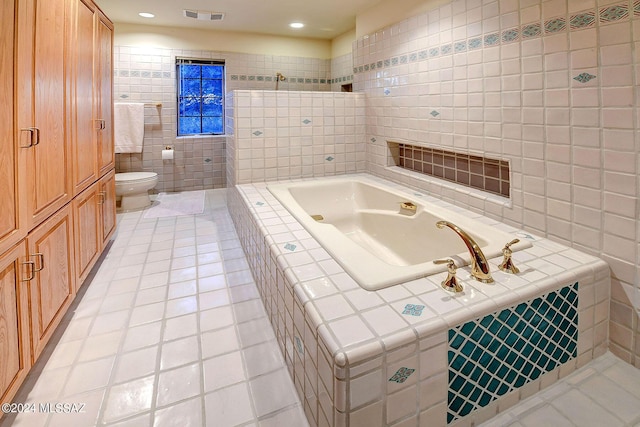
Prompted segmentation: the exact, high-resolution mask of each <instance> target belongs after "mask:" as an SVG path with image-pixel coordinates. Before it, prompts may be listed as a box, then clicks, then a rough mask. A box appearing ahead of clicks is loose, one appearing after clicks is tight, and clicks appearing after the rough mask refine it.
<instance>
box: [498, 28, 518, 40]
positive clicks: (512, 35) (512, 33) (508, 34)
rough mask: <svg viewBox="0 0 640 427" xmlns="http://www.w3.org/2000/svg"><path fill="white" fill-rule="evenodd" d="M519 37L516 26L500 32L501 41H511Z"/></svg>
mask: <svg viewBox="0 0 640 427" xmlns="http://www.w3.org/2000/svg"><path fill="white" fill-rule="evenodd" d="M518 39H520V31H518V29H517V28H511V29H509V30H505V31H503V32H502V42H503V43H511V42H515V41H518Z"/></svg>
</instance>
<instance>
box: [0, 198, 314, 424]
mask: <svg viewBox="0 0 640 427" xmlns="http://www.w3.org/2000/svg"><path fill="white" fill-rule="evenodd" d="M225 195H226V192H225V190H209V191H206V200H205V210H204V213H203V214H202V215H190V216H173V217H164V218H154V219H145V218H143V215H142V212H131V213H126V214H120V215H118V231H117V234H116V236H115V240H114V241H113V243H112V245H111V248H110V250H109V251H108V254H107V255H106V257H105V258H104V260H103V262H102V264H101V265H100V266H99V268H97V269H94V270H95V272H93V273H92V274H95V275H94V276H93V277H92V278H90V279H88V280H87V282H86V283H85V285H83V287H82V289H81V290H80V292H79V295H78V298H77V299H76V303H75V304H74V306H73V307H72V308H71V310H70V311H69V313H68V314H67V316H66V319H65V324H63V325H61V327H60V328H59V329H58V331H57V333H56V336H55V337H54V338H53V340H52V342H51V345H48V346H47V349H46V353H45V354H44V355H43V357H42V358H41V359H40V360H39V361H38V363H37V365H36V366H35V367H34V369H33V370H32V373H30V375H29V377H28V379H27V381H26V383H25V384H24V386H23V387H22V388H21V390H20V392H19V394H18V396H17V397H16V399H14V401H15V402H33V403H36V404H40V403H47V402H52V403H57V402H68V403H84V404H85V407H84V412H83V413H82V414H46V413H39V411H38V410H36V413H23V414H21V415H19V416H17V417H13V416H6V417H4V418H3V419H2V421H0V425H1V426H2V427H6V426H28V427H40V426H49V427H54V426H69V425H73V426H74V427H84V426H96V425H100V426H104V425H107V426H114V427H115V426H122V427H124V426H132V427H133V426H135V427H140V426H154V427H160V426H162V427H164V426H176V427H177V426H179V427H190V426H193V427H195V426H205V425H206V426H220V427H229V426H236V425H237V426H260V427H276V426H277V427H288V426H290V427H299V426H307V425H308V424H307V422H306V419H305V417H304V413H303V411H302V409H301V406H300V402H299V400H298V397H297V395H296V392H295V388H294V386H293V384H292V382H291V380H290V379H289V376H288V373H287V370H286V368H285V364H284V360H283V358H282V356H281V354H280V350H279V348H278V345H277V343H276V341H275V336H274V334H273V331H272V329H271V325H270V323H269V320H268V319H267V317H266V313H265V311H264V308H263V307H262V303H261V301H260V299H259V295H258V291H257V288H256V286H255V284H254V282H253V278H252V276H251V273H250V271H249V267H248V265H247V262H246V260H245V257H244V252H243V251H242V248H241V247H240V242H239V240H238V238H237V235H236V233H235V229H234V227H233V223H232V221H231V217H230V215H229V212H228V211H227V208H226V197H225Z"/></svg>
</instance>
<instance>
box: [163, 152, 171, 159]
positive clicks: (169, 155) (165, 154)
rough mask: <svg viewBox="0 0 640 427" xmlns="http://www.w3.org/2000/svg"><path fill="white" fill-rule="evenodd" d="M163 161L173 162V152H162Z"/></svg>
mask: <svg viewBox="0 0 640 427" xmlns="http://www.w3.org/2000/svg"><path fill="white" fill-rule="evenodd" d="M162 160H173V150H162Z"/></svg>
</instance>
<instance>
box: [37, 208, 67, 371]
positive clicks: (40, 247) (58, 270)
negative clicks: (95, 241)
mask: <svg viewBox="0 0 640 427" xmlns="http://www.w3.org/2000/svg"><path fill="white" fill-rule="evenodd" d="M27 248H28V253H29V259H30V260H32V261H34V262H35V266H34V267H35V274H34V278H33V279H32V280H31V281H30V282H29V292H30V304H31V334H32V335H31V357H32V361H35V360H36V359H37V358H38V356H40V353H42V350H43V348H44V346H45V344H46V343H47V341H48V340H49V339H50V338H51V335H52V334H53V331H54V330H55V328H56V326H58V324H59V323H60V320H61V319H62V317H63V316H64V314H65V312H66V311H67V308H68V307H69V305H70V304H71V302H72V301H73V298H74V296H75V275H74V266H73V260H74V251H73V215H72V210H71V204H68V205H66V206H65V207H64V208H62V209H60V210H59V211H58V212H56V214H54V215H53V216H52V217H51V218H49V219H48V220H46V221H45V222H43V223H42V224H40V226H38V227H37V228H36V229H35V230H33V231H32V232H31V233H29V235H28V236H27Z"/></svg>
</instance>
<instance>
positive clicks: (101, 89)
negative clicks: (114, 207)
mask: <svg viewBox="0 0 640 427" xmlns="http://www.w3.org/2000/svg"><path fill="white" fill-rule="evenodd" d="M95 22H96V26H95V28H96V29H95V38H96V48H97V52H96V76H97V78H96V88H97V91H96V96H95V105H96V107H97V109H98V111H97V113H96V117H97V118H98V120H100V123H101V126H100V127H99V129H98V131H97V143H98V144H97V145H98V158H99V162H98V166H99V169H100V175H101V176H102V175H104V174H105V173H106V172H108V171H109V170H111V169H113V168H114V166H115V158H116V157H115V150H114V146H113V24H112V23H111V22H110V21H109V20H108V19H107V18H106V17H105V16H104V15H103V14H102V12H100V11H97V13H96V18H95Z"/></svg>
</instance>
